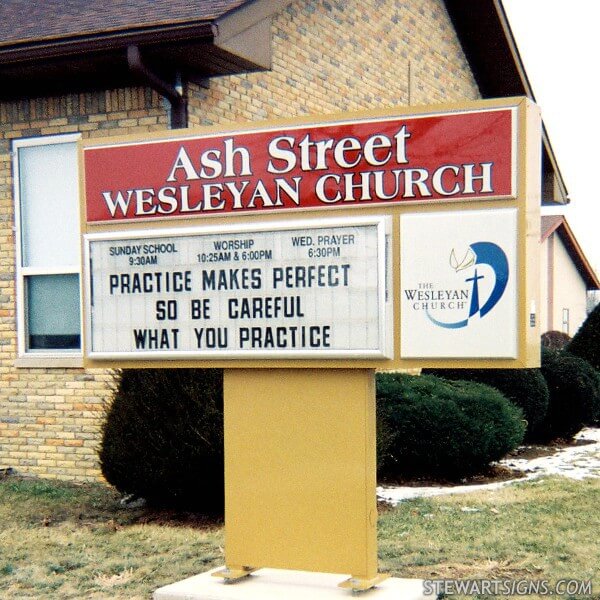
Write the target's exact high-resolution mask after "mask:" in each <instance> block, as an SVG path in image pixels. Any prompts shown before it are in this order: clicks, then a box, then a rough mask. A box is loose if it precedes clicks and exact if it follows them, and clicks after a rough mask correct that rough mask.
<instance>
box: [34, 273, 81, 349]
mask: <svg viewBox="0 0 600 600" xmlns="http://www.w3.org/2000/svg"><path fill="white" fill-rule="evenodd" d="M25 286H26V290H27V292H26V293H27V309H28V310H27V338H28V347H29V348H30V349H31V350H62V349H69V348H70V349H74V348H79V347H80V346H81V340H80V309H79V275H77V274H68V275H33V276H28V277H26V278H25Z"/></svg>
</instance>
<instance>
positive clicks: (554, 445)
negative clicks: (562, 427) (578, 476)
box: [506, 439, 596, 460]
mask: <svg viewBox="0 0 600 600" xmlns="http://www.w3.org/2000/svg"><path fill="white" fill-rule="evenodd" d="M595 443H596V441H595V440H581V439H576V440H562V439H558V440H553V441H552V442H549V443H548V444H546V445H542V444H531V445H526V446H519V447H518V448H515V449H514V450H513V451H512V452H509V453H508V454H507V455H506V458H524V459H527V460H531V459H533V458H540V456H552V455H553V454H556V453H557V452H560V451H561V450H564V449H565V448H577V447H578V446H589V445H590V444H595Z"/></svg>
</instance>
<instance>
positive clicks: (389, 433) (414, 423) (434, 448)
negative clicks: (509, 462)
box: [377, 373, 525, 478]
mask: <svg viewBox="0 0 600 600" xmlns="http://www.w3.org/2000/svg"><path fill="white" fill-rule="evenodd" d="M377 411H378V413H377V421H378V436H379V437H380V440H379V445H378V450H379V453H380V455H379V460H378V464H379V468H380V472H381V473H382V474H388V475H389V474H395V475H410V476H435V477H447V478H458V477H461V476H464V475H469V474H472V473H476V472H478V471H480V470H482V469H483V468H484V467H485V466H487V465H488V464H489V463H490V462H491V461H495V460H498V459H500V458H502V456H504V455H505V454H506V453H507V452H509V451H510V450H512V449H513V448H515V447H516V446H517V445H518V444H519V443H520V442H521V441H522V439H523V435H524V431H525V424H524V422H523V420H522V412H521V410H520V409H519V408H517V407H515V406H514V405H513V404H511V403H510V402H509V401H508V400H507V399H506V398H504V397H503V396H502V394H501V393H500V392H499V391H497V390H495V389H493V388H490V387H489V386H485V385H482V384H478V383H473V382H467V381H446V380H443V379H439V378H437V377H434V376H431V375H422V376H420V377H415V376H411V375H404V374H399V373H383V374H379V375H378V378H377Z"/></svg>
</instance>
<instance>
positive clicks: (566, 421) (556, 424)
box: [537, 348, 600, 441]
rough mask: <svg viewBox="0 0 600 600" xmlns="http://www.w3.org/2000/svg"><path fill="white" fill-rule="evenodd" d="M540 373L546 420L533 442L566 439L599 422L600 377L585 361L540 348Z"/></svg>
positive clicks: (570, 355)
mask: <svg viewBox="0 0 600 600" xmlns="http://www.w3.org/2000/svg"><path fill="white" fill-rule="evenodd" d="M541 372H542V374H543V376H544V378H545V379H546V383H547V384H548V389H549V391H550V404H549V406H548V413H547V415H546V419H545V420H544V422H543V423H542V425H541V427H540V428H539V430H538V432H537V439H538V440H540V441H550V440H553V439H557V438H565V439H569V438H571V437H573V436H574V435H575V434H576V433H577V432H578V431H579V430H580V429H581V428H582V427H583V426H584V425H586V424H597V423H598V420H599V418H600V375H599V374H598V372H597V371H596V370H595V369H594V368H593V367H592V366H591V365H590V364H589V363H588V362H587V361H585V360H583V359H581V358H579V357H577V356H573V355H572V354H569V353H568V352H564V351H563V352H557V351H556V350H549V349H547V348H542V368H541Z"/></svg>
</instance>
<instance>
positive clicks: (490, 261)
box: [400, 209, 517, 358]
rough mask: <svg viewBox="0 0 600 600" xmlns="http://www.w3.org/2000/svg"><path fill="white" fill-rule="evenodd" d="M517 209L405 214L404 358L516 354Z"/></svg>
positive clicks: (402, 239)
mask: <svg viewBox="0 0 600 600" xmlns="http://www.w3.org/2000/svg"><path fill="white" fill-rule="evenodd" d="M516 230H517V221H516V211H515V210H513V209H506V210H495V211H468V212H462V213H442V214H436V215H406V216H404V217H403V218H402V224H401V252H400V260H401V355H402V357H403V358H426V357H429V358H437V357H439V358H514V357H515V356H516V352H517V327H516V314H517V306H516V305H517V296H516V245H517V240H516Z"/></svg>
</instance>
